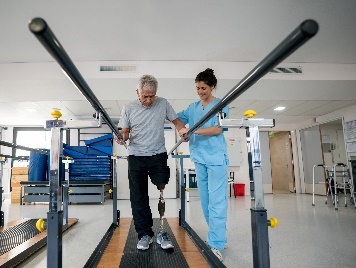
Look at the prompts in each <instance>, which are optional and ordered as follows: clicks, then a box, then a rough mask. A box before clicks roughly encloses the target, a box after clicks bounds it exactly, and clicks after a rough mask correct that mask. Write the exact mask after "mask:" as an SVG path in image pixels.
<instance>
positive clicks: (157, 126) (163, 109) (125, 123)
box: [119, 97, 178, 156]
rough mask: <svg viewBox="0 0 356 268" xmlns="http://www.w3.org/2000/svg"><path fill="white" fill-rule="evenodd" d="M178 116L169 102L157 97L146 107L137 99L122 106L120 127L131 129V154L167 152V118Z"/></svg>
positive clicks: (148, 154)
mask: <svg viewBox="0 0 356 268" xmlns="http://www.w3.org/2000/svg"><path fill="white" fill-rule="evenodd" d="M176 118H178V116H177V114H176V112H175V111H174V110H173V108H172V106H171V105H170V104H169V102H168V101H167V100H166V99H164V98H161V97H157V98H156V99H155V101H154V103H153V105H152V106H151V107H149V108H146V107H144V106H143V105H142V104H141V103H140V101H139V100H135V101H133V102H130V103H129V104H127V105H125V106H124V107H123V108H122V113H121V119H120V122H119V127H122V128H129V129H130V138H129V145H128V150H129V155H136V156H151V155H156V154H160V153H164V152H166V151H167V150H166V147H165V139H164V122H165V120H169V121H171V122H172V121H173V120H174V119H176Z"/></svg>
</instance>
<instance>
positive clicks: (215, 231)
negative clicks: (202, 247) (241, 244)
mask: <svg viewBox="0 0 356 268" xmlns="http://www.w3.org/2000/svg"><path fill="white" fill-rule="evenodd" d="M194 164H195V173H196V177H197V181H198V190H199V194H200V199H201V206H202V208H203V213H204V217H205V220H206V222H207V224H208V227H209V231H208V236H207V242H208V245H209V246H210V247H211V248H216V249H217V250H220V251H221V250H223V249H224V246H225V243H226V217H227V180H228V168H227V165H223V166H208V165H203V164H199V163H194Z"/></svg>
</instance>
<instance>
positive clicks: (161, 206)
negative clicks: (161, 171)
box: [158, 190, 166, 232]
mask: <svg viewBox="0 0 356 268" xmlns="http://www.w3.org/2000/svg"><path fill="white" fill-rule="evenodd" d="M165 210H166V203H165V201H164V198H163V190H160V195H159V200H158V212H159V219H160V221H161V224H160V226H159V231H160V232H162V231H163V216H164V212H165Z"/></svg>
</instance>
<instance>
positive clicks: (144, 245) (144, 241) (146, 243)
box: [137, 235, 153, 250]
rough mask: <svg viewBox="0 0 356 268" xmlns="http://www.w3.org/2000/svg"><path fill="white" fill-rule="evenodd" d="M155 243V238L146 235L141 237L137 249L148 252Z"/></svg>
mask: <svg viewBox="0 0 356 268" xmlns="http://www.w3.org/2000/svg"><path fill="white" fill-rule="evenodd" d="M152 242H153V237H150V236H149V235H144V236H142V237H141V239H140V241H138V243H137V249H141V250H146V249H148V248H149V247H150V244H151V243H152Z"/></svg>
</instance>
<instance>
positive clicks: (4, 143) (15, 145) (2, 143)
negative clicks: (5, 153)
mask: <svg viewBox="0 0 356 268" xmlns="http://www.w3.org/2000/svg"><path fill="white" fill-rule="evenodd" d="M0 145H3V146H7V147H11V148H15V149H19V150H25V151H31V152H35V153H38V154H46V155H49V152H48V151H45V150H40V149H34V148H30V147H26V146H22V145H17V144H15V143H11V142H6V141H0ZM12 158H13V157H12Z"/></svg>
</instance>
